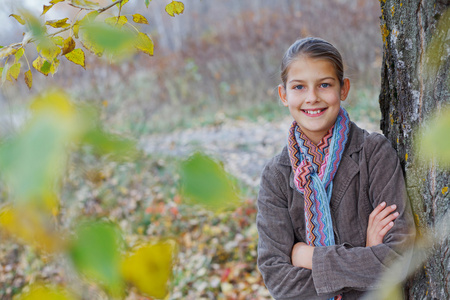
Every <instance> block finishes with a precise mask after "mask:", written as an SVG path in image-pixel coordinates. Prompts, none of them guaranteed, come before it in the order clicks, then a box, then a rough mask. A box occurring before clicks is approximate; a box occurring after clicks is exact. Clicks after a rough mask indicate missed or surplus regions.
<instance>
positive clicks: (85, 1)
mask: <svg viewBox="0 0 450 300" xmlns="http://www.w3.org/2000/svg"><path fill="white" fill-rule="evenodd" d="M70 5H72V6H74V7H77V8H82V9H88V10H94V9H99V8H100V5H99V4H98V3H96V2H92V1H89V0H71V1H70Z"/></svg>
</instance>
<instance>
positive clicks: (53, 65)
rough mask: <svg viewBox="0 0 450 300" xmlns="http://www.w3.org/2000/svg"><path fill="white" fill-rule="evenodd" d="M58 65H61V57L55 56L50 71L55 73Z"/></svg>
mask: <svg viewBox="0 0 450 300" xmlns="http://www.w3.org/2000/svg"><path fill="white" fill-rule="evenodd" d="M58 67H59V59H57V58H55V59H53V61H52V63H51V65H50V73H52V75H55V73H56V71H57V70H58Z"/></svg>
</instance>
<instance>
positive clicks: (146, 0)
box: [145, 0, 151, 8]
mask: <svg viewBox="0 0 450 300" xmlns="http://www.w3.org/2000/svg"><path fill="white" fill-rule="evenodd" d="M150 1H151V0H145V6H147V8H148V5H149V4H150Z"/></svg>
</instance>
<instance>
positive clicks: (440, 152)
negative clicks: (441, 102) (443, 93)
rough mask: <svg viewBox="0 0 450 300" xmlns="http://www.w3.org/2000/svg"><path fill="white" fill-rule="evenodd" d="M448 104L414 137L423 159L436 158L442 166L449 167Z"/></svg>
mask: <svg viewBox="0 0 450 300" xmlns="http://www.w3.org/2000/svg"><path fill="white" fill-rule="evenodd" d="M449 132H450V106H447V107H445V108H443V109H441V111H440V112H438V113H435V114H434V116H433V117H432V118H431V120H430V121H429V122H428V123H427V124H426V125H425V126H424V127H422V129H421V130H420V131H419V135H418V138H416V143H417V144H416V147H417V148H418V153H420V155H421V156H422V157H423V158H425V159H436V161H437V162H438V163H440V164H442V166H444V167H447V168H450V139H449V138H447V137H448V133H449Z"/></svg>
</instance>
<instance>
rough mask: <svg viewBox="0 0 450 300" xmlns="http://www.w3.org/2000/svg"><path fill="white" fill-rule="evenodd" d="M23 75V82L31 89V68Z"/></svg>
mask: <svg viewBox="0 0 450 300" xmlns="http://www.w3.org/2000/svg"><path fill="white" fill-rule="evenodd" d="M24 75H25V83H26V84H27V86H28V88H29V89H30V90H31V87H32V86H33V75H32V74H31V70H28V71H26V72H25V74H24Z"/></svg>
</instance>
